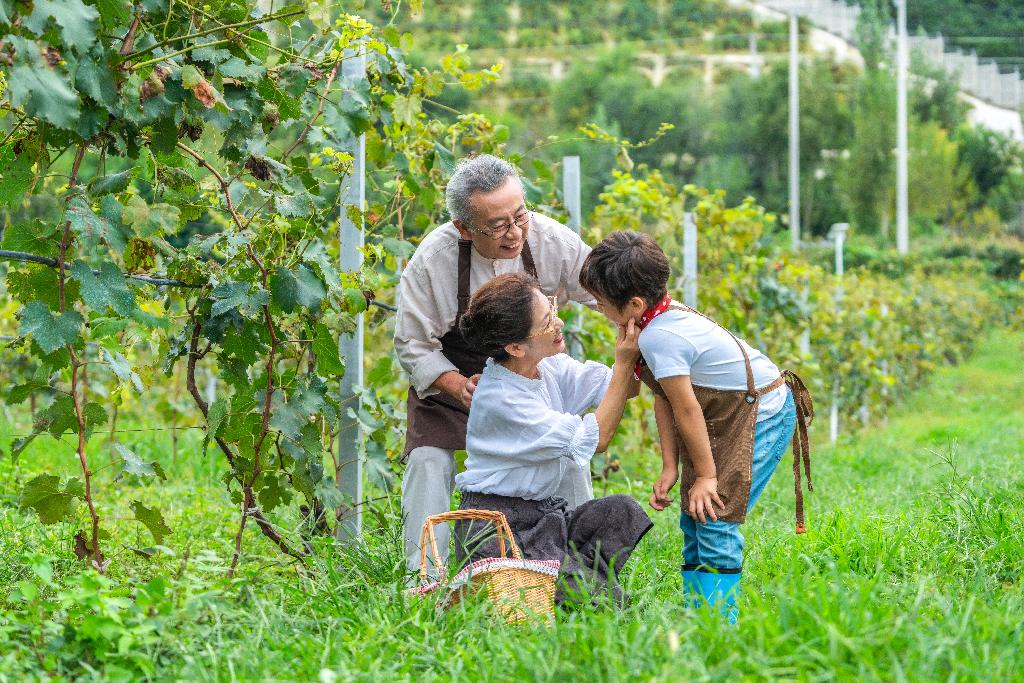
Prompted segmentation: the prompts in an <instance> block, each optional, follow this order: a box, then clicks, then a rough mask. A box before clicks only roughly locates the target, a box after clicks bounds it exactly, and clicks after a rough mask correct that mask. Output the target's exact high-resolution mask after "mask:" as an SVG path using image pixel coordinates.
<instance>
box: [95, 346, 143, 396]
mask: <svg viewBox="0 0 1024 683" xmlns="http://www.w3.org/2000/svg"><path fill="white" fill-rule="evenodd" d="M103 356H104V357H105V358H106V359H107V363H109V364H110V369H111V370H112V371H113V372H114V374H115V375H117V378H118V379H119V380H121V381H122V382H124V383H125V384H128V383H131V385H132V386H134V387H135V391H137V392H139V393H140V394H141V393H142V391H143V389H144V388H145V387H143V386H142V378H140V377H139V375H138V373H136V372H135V371H134V370H132V366H131V363H129V362H128V359H127V358H125V357H124V356H122V355H121V354H120V353H118V352H117V351H111V350H109V349H103Z"/></svg>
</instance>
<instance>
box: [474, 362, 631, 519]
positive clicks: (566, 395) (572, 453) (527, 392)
mask: <svg viewBox="0 0 1024 683" xmlns="http://www.w3.org/2000/svg"><path fill="white" fill-rule="evenodd" d="M538 370H539V371H540V378H539V379H529V378H527V377H523V376H522V375H519V374H517V373H514V372H512V371H511V370H508V369H506V368H505V367H504V366H502V365H500V364H499V363H495V362H494V361H493V360H490V359H489V360H488V361H487V365H486V366H485V367H484V371H483V373H482V374H481V376H480V381H479V382H478V383H477V387H476V392H474V394H473V404H472V407H471V408H470V411H469V425H468V427H467V430H466V453H467V457H466V471H465V472H462V473H461V474H459V475H458V476H456V477H455V483H456V485H457V486H458V487H459V490H461V491H475V492H478V493H492V494H498V495H502V496H516V497H518V498H526V499H528V500H543V499H545V498H550V497H551V496H553V495H555V492H556V491H557V489H558V484H559V482H560V481H561V480H562V477H563V475H564V474H565V471H566V468H568V467H577V466H578V467H588V466H589V465H588V463H589V462H590V459H591V458H592V457H594V453H595V452H596V451H597V442H598V438H599V436H600V434H599V430H598V426H597V419H596V418H595V417H594V414H593V413H589V414H587V415H586V416H583V417H581V413H584V412H585V411H587V410H589V409H591V408H595V407H597V405H598V403H600V402H601V399H602V398H603V397H604V395H605V392H607V391H608V383H609V382H610V381H611V377H612V371H611V369H609V368H608V367H607V366H605V365H602V364H601V363H597V362H594V361H587V362H585V363H581V362H579V361H577V360H575V359H573V358H571V357H569V356H567V355H566V354H564V353H560V354H558V355H557V356H550V357H548V358H545V359H544V360H542V361H541V362H540V365H539V367H538Z"/></svg>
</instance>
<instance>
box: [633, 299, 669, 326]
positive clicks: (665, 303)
mask: <svg viewBox="0 0 1024 683" xmlns="http://www.w3.org/2000/svg"><path fill="white" fill-rule="evenodd" d="M671 304H672V297H671V296H669V295H668V294H666V295H665V297H664V298H663V299H662V300H661V301H659V302H658V303H656V304H655V305H653V306H651V307H650V308H648V309H647V310H646V311H644V312H643V315H641V316H640V320H639V321H638V322H637V325H638V326H639V327H640V329H641V330H642V329H644V328H645V327H647V326H648V325H649V324H650V322H651V321H652V320H654V319H655V318H657V317H658V316H659V315H661V314H662V313H664V312H665V311H667V310H668V307H669V306H670V305H671Z"/></svg>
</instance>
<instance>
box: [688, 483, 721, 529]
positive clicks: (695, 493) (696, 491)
mask: <svg viewBox="0 0 1024 683" xmlns="http://www.w3.org/2000/svg"><path fill="white" fill-rule="evenodd" d="M712 503H714V504H715V505H717V506H718V507H720V508H724V507H725V504H724V503H722V499H721V498H719V497H718V479H717V478H716V477H697V481H695V482H693V486H691V487H690V508H689V509H688V510H687V511H686V514H688V515H689V516H690V517H691V518H692V519H697V520H700V523H701V524H707V522H708V520H707V518H708V517H710V518H711V520H712V521H715V522H717V521H718V515H716V514H715V508H714V507H712Z"/></svg>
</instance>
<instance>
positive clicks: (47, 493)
mask: <svg viewBox="0 0 1024 683" xmlns="http://www.w3.org/2000/svg"><path fill="white" fill-rule="evenodd" d="M84 497H85V490H84V489H83V488H82V485H81V482H79V480H78V479H76V478H71V479H68V480H67V482H65V484H64V486H63V487H62V486H61V485H60V477H58V476H57V475H55V474H40V475H39V476H37V477H35V478H33V479H32V480H30V481H29V482H28V483H27V484H25V488H23V489H22V490H21V500H20V501H19V507H21V509H23V510H25V509H31V510H35V512H36V514H37V515H39V521H41V522H42V523H43V524H56V523H57V522H62V521H65V520H70V519H73V518H74V516H75V510H76V509H77V508H78V500H79V499H80V498H84Z"/></svg>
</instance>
